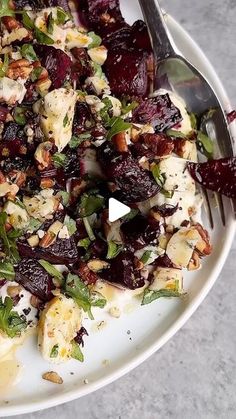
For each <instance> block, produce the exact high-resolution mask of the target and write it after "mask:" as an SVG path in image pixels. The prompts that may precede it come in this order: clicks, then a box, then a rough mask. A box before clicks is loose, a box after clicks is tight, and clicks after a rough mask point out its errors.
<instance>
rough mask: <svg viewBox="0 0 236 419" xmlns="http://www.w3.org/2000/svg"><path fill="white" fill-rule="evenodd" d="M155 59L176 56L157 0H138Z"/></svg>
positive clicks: (160, 59)
mask: <svg viewBox="0 0 236 419" xmlns="http://www.w3.org/2000/svg"><path fill="white" fill-rule="evenodd" d="M139 4H140V7H141V9H142V12H143V17H144V20H145V22H146V24H147V27H148V31H149V35H150V38H151V42H152V47H153V51H154V55H155V58H156V61H162V60H164V59H165V58H168V57H170V56H171V57H174V56H176V53H175V50H174V47H173V45H172V42H173V41H172V42H171V36H170V34H169V30H168V28H167V26H166V23H165V20H164V16H163V13H162V11H161V8H160V5H159V2H158V0H139Z"/></svg>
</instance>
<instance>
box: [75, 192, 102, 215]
mask: <svg viewBox="0 0 236 419" xmlns="http://www.w3.org/2000/svg"><path fill="white" fill-rule="evenodd" d="M104 204H105V199H104V198H103V196H99V195H97V196H95V195H88V194H87V193H84V194H83V195H82V197H81V199H80V203H79V206H78V212H79V215H80V217H89V216H90V215H92V214H94V213H95V212H97V211H99V210H100V209H102V208H104Z"/></svg>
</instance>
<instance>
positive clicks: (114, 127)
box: [107, 116, 132, 140]
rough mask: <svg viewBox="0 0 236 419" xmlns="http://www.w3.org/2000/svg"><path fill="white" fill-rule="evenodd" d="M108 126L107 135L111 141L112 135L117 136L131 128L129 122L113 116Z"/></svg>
mask: <svg viewBox="0 0 236 419" xmlns="http://www.w3.org/2000/svg"><path fill="white" fill-rule="evenodd" d="M109 125H110V129H109V131H108V133H107V139H108V140H111V139H112V137H114V135H116V134H119V133H120V132H123V131H126V130H127V129H129V128H130V127H131V126H132V124H130V123H129V122H125V121H124V120H123V119H122V118H121V117H120V116H118V117H116V116H114V117H113V118H111V119H110V122H109Z"/></svg>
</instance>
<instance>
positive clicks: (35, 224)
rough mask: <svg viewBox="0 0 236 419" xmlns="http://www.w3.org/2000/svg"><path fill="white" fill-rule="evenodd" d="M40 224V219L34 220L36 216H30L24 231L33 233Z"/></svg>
mask: <svg viewBox="0 0 236 419" xmlns="http://www.w3.org/2000/svg"><path fill="white" fill-rule="evenodd" d="M41 225H42V221H39V220H36V218H33V217H31V218H30V220H29V224H28V226H27V228H26V231H27V232H29V233H34V232H35V231H37V230H38V229H39V228H40V227H41Z"/></svg>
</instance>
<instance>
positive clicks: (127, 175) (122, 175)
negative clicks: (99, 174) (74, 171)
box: [98, 146, 159, 204]
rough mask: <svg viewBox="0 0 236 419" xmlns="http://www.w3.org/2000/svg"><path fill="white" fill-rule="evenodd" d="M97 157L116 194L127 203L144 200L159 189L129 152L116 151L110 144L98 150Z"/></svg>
mask: <svg viewBox="0 0 236 419" xmlns="http://www.w3.org/2000/svg"><path fill="white" fill-rule="evenodd" d="M98 159H99V160H100V163H101V165H102V167H103V170H104V172H105V174H106V176H107V177H108V179H109V180H111V181H113V182H114V183H115V184H116V186H117V188H119V190H118V191H117V194H118V195H119V197H120V199H122V200H123V201H124V202H126V203H127V204H129V203H135V202H141V201H145V200H146V199H149V198H151V197H152V196H153V195H155V194H156V193H157V192H158V191H159V187H158V185H157V184H156V182H155V181H154V179H153V178H152V177H151V175H150V174H149V173H148V172H147V171H145V170H143V169H142V168H141V167H140V166H139V165H138V163H137V162H136V161H135V160H134V158H133V157H132V156H131V154H130V153H122V154H119V153H116V152H114V151H113V150H112V148H111V147H110V146H105V148H104V147H102V148H101V149H100V151H99V152H98Z"/></svg>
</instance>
